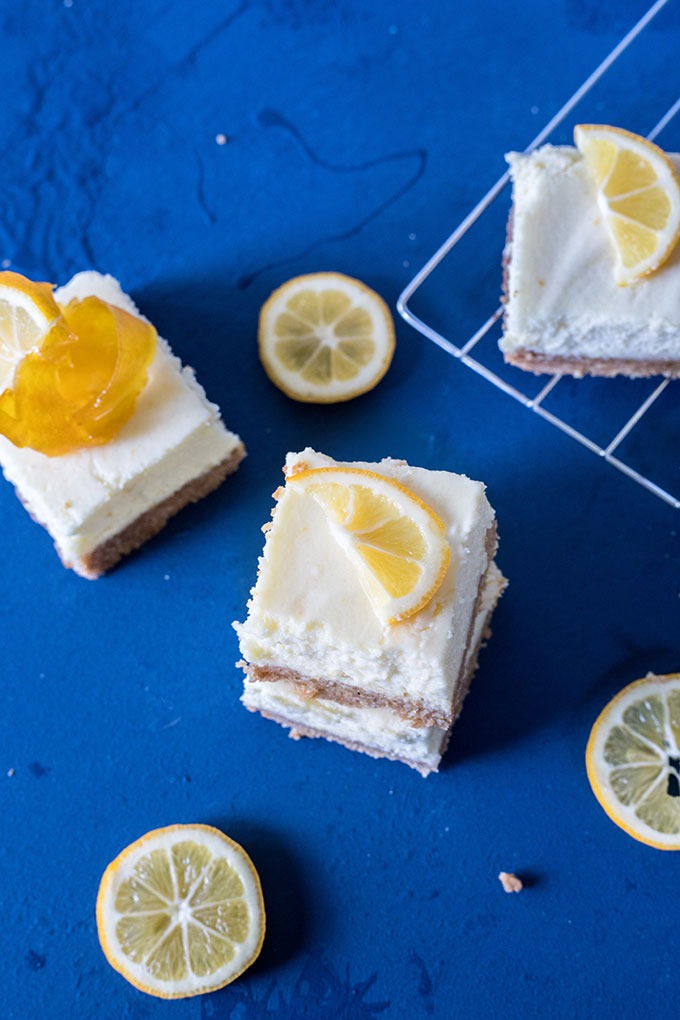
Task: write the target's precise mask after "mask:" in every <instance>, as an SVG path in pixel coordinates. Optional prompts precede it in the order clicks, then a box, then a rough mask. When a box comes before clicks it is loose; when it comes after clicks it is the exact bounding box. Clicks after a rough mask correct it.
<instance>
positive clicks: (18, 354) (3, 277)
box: [0, 271, 61, 393]
mask: <svg viewBox="0 0 680 1020" xmlns="http://www.w3.org/2000/svg"><path fill="white" fill-rule="evenodd" d="M60 315H61V312H60V311H59V307H58V305H57V303H56V301H55V300H54V298H53V296H52V285H51V284H49V283H33V282H32V281H31V280H27V279H26V277H25V276H20V275H19V273H12V272H9V271H5V272H0V393H3V392H4V391H5V390H6V389H9V388H10V387H11V386H12V384H13V382H14V373H15V371H16V369H17V367H18V365H19V363H20V362H21V361H23V359H24V358H25V357H26V355H27V354H32V353H33V352H34V351H37V350H38V349H39V348H40V345H41V343H42V341H43V340H44V338H45V337H46V335H47V334H48V333H49V331H50V329H51V328H52V326H53V325H54V323H55V322H56V321H57V320H58V319H59V317H60Z"/></svg>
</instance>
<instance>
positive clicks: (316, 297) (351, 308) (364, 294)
mask: <svg viewBox="0 0 680 1020" xmlns="http://www.w3.org/2000/svg"><path fill="white" fill-rule="evenodd" d="M258 341H259V351H260V360H261V361H262V364H263V366H264V369H265V372H266V373H267V375H268V376H269V378H270V379H271V381H272V382H273V383H274V385H275V386H278V388H279V389H280V390H283V392H284V393H285V394H287V396H289V397H292V398H293V400H301V401H306V402H308V403H317V404H332V403H336V402H339V401H341V400H351V399H352V397H358V396H359V395H360V394H361V393H366V392H367V391H368V390H371V389H373V387H374V386H375V385H376V384H377V383H378V382H379V381H380V379H382V377H383V376H384V374H385V372H386V371H387V369H388V368H389V366H390V362H391V360H392V354H393V352H394V323H393V321H392V316H391V314H390V310H389V308H388V307H387V305H386V304H385V302H384V301H383V299H382V298H381V297H380V296H379V295H378V294H376V293H375V291H373V290H371V289H370V288H369V287H367V286H366V285H365V284H363V283H361V282H360V281H359V280H355V279H353V278H352V277H350V276H344V275H343V274H342V273H310V274H308V275H307V276H296V277H294V279H292V280H288V282H287V283H284V284H283V286H281V287H279V288H278V290H275V291H274V293H273V294H272V295H271V296H270V297H269V298H268V300H267V301H266V302H265V303H264V305H263V306H262V310H261V312H260V322H259V333H258Z"/></svg>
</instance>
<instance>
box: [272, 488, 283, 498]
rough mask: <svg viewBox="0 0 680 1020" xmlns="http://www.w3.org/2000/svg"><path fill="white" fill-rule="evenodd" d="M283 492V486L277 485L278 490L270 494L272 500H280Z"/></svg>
mask: <svg viewBox="0 0 680 1020" xmlns="http://www.w3.org/2000/svg"><path fill="white" fill-rule="evenodd" d="M283 492H284V489H283V486H282V485H279V487H278V489H275V490H274V492H272V499H281V497H282V496H283Z"/></svg>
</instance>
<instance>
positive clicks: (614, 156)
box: [574, 124, 680, 285]
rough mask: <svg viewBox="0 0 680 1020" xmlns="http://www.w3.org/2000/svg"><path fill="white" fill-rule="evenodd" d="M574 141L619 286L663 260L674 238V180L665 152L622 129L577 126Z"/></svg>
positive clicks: (679, 226)
mask: <svg viewBox="0 0 680 1020" xmlns="http://www.w3.org/2000/svg"><path fill="white" fill-rule="evenodd" d="M574 141H575V143H576V147H577V148H578V150H579V152H580V153H581V154H582V156H583V157H584V159H585V161H586V166H587V168H588V171H589V173H590V175H591V177H592V179H593V182H594V184H595V187H596V188H597V201H598V205H599V208H600V212H601V213H602V218H603V220H604V225H605V227H606V230H607V233H608V234H609V238H610V241H611V243H612V247H613V251H614V256H615V278H616V282H617V283H618V284H619V285H625V284H629V283H634V282H635V281H636V280H639V279H640V278H641V277H643V276H646V275H647V274H648V273H652V272H654V270H656V269H659V267H660V266H662V265H663V263H664V262H665V261H666V260H667V259H668V257H669V255H670V254H671V252H672V251H673V249H674V248H675V245H676V243H677V241H678V238H680V178H679V177H678V173H677V171H676V169H675V167H674V165H673V163H672V161H671V160H670V159H669V157H668V156H667V155H666V153H665V152H663V150H662V149H660V148H659V147H658V146H657V145H654V143H653V142H649V141H647V139H646V138H642V137H641V136H640V135H635V134H633V133H632V132H630V131H625V130H623V128H615V127H609V126H607V125H602V124H578V125H577V126H576V128H575V129H574Z"/></svg>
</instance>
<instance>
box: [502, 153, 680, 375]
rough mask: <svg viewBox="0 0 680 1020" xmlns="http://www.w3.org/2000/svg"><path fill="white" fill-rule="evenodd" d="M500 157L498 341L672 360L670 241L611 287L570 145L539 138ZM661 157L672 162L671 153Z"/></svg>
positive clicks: (678, 275)
mask: <svg viewBox="0 0 680 1020" xmlns="http://www.w3.org/2000/svg"><path fill="white" fill-rule="evenodd" d="M506 158H507V161H508V163H509V166H510V175H511V178H512V184H513V211H512V222H511V229H510V238H509V242H508V249H507V251H506V256H507V263H508V275H507V283H506V307H505V331H504V335H503V338H502V340H501V342H500V346H501V350H502V351H504V352H505V353H507V354H512V353H513V352H515V351H517V350H528V351H533V352H539V353H541V354H545V355H549V356H552V357H566V358H591V359H616V360H621V359H632V360H639V361H648V360H651V361H677V360H680V245H678V246H677V247H676V249H675V251H674V252H673V254H672V255H671V257H670V259H669V261H668V262H667V263H666V264H665V265H664V266H662V267H661V268H660V269H658V270H657V271H656V272H654V273H652V274H650V275H649V276H646V277H644V278H643V279H642V280H640V281H638V282H637V283H634V284H631V285H629V286H627V287H620V286H617V284H616V282H615V280H614V269H613V265H614V261H613V255H612V252H611V251H610V241H609V238H608V237H607V233H606V230H605V228H604V225H603V223H602V221H601V219H600V212H599V209H598V205H597V200H596V195H595V187H594V185H593V183H592V182H591V180H590V178H589V175H588V173H587V170H586V165H585V161H584V160H583V158H582V156H581V155H580V153H579V152H578V150H577V149H575V148H572V147H569V146H551V145H546V146H543V147H542V148H540V149H537V150H535V151H534V152H532V153H529V154H526V155H525V154H521V153H516V152H513V153H510V154H509V155H508V156H507V157H506ZM670 158H671V159H672V161H673V163H674V165H675V167H676V169H678V170H680V155H677V154H671V155H670Z"/></svg>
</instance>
